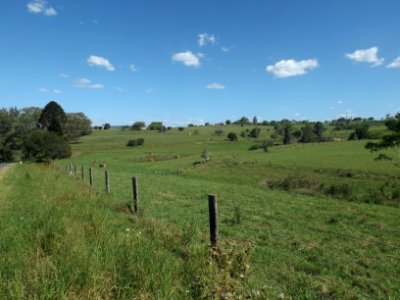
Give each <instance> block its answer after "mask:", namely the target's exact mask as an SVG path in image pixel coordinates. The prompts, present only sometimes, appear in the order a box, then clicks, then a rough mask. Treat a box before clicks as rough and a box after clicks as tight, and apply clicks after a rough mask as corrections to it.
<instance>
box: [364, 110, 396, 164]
mask: <svg viewBox="0 0 400 300" xmlns="http://www.w3.org/2000/svg"><path fill="white" fill-rule="evenodd" d="M385 126H386V127H387V129H388V130H389V131H390V134H387V135H385V136H383V138H382V140H381V141H379V142H377V143H375V142H368V143H367V144H366V145H365V148H366V149H368V150H370V151H371V152H376V151H379V150H383V149H388V148H391V149H393V150H395V152H396V154H397V158H399V159H400V113H397V114H396V115H395V116H394V117H390V118H388V119H387V120H386V121H385Z"/></svg>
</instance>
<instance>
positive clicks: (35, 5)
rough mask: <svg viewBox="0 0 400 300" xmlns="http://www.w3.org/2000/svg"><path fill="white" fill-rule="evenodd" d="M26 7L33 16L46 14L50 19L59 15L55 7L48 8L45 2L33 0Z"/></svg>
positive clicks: (43, 0)
mask: <svg viewBox="0 0 400 300" xmlns="http://www.w3.org/2000/svg"><path fill="white" fill-rule="evenodd" d="M26 7H27V8H28V12H30V13H33V14H44V15H46V16H49V17H50V16H56V15H57V11H56V10H55V9H54V8H53V7H51V6H48V3H47V1H45V0H33V1H31V2H29V3H28V4H27V6H26Z"/></svg>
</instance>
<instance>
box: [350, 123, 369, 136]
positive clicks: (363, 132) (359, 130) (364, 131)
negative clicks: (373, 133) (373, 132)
mask: <svg viewBox="0 0 400 300" xmlns="http://www.w3.org/2000/svg"><path fill="white" fill-rule="evenodd" d="M368 129H369V125H368V124H367V123H363V124H359V125H357V126H356V127H355V128H354V131H353V132H352V133H350V136H349V140H364V139H369V138H370V134H369V131H368Z"/></svg>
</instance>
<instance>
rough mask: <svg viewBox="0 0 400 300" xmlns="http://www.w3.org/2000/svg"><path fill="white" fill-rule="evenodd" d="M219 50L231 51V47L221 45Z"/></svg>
mask: <svg viewBox="0 0 400 300" xmlns="http://www.w3.org/2000/svg"><path fill="white" fill-rule="evenodd" d="M221 50H222V52H225V53H228V52H229V51H231V48H229V47H222V48H221Z"/></svg>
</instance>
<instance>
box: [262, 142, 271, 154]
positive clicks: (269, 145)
mask: <svg viewBox="0 0 400 300" xmlns="http://www.w3.org/2000/svg"><path fill="white" fill-rule="evenodd" d="M271 146H272V143H271V142H269V141H264V142H263V143H262V144H261V148H262V149H263V150H264V152H268V150H269V147H271Z"/></svg>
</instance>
